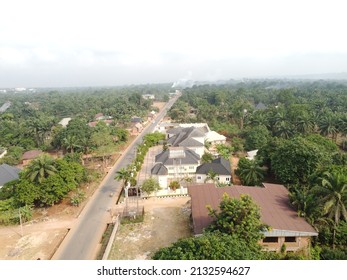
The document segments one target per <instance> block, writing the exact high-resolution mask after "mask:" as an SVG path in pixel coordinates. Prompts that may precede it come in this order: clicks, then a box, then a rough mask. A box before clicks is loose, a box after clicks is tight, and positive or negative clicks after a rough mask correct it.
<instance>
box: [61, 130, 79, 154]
mask: <svg viewBox="0 0 347 280" xmlns="http://www.w3.org/2000/svg"><path fill="white" fill-rule="evenodd" d="M62 144H63V147H64V148H66V149H67V150H68V151H70V153H71V154H73V153H74V149H75V148H80V147H81V146H80V145H79V140H78V139H77V137H76V136H75V135H71V134H69V135H67V136H66V137H65V138H64V139H63V143H62Z"/></svg>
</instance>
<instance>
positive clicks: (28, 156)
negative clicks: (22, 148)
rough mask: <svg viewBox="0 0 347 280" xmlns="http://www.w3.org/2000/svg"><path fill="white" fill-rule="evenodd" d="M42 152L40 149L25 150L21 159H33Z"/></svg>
mask: <svg viewBox="0 0 347 280" xmlns="http://www.w3.org/2000/svg"><path fill="white" fill-rule="evenodd" d="M41 154H42V151H41V150H31V151H27V152H25V153H24V154H23V156H22V159H23V160H28V159H34V158H36V157H38V156H39V155H41Z"/></svg>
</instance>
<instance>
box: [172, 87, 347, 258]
mask: <svg viewBox="0 0 347 280" xmlns="http://www.w3.org/2000/svg"><path fill="white" fill-rule="evenodd" d="M260 102H261V103H262V104H263V105H262V106H259V107H258V106H257V105H258V103H260ZM346 108H347V83H346V82H345V81H322V80H320V81H295V80H293V81H281V80H264V81H261V80H253V81H252V80H251V81H246V82H240V83H237V82H232V81H231V82H230V83H227V84H224V85H201V86H193V87H192V88H187V89H185V90H184V91H183V95H182V96H181V98H180V102H179V103H178V102H177V103H176V104H175V105H174V106H173V107H172V109H171V110H170V111H169V114H170V116H171V117H172V118H173V119H175V120H177V121H185V122H206V123H208V125H209V126H210V128H211V129H212V130H215V131H217V132H218V133H221V134H223V135H224V136H226V137H227V141H228V142H229V143H230V146H231V147H232V148H233V150H232V152H233V154H234V156H239V157H240V160H239V165H238V168H237V171H236V173H237V174H238V175H239V177H240V179H241V181H242V184H244V185H255V186H258V185H261V183H262V182H270V183H280V184H284V185H285V186H286V187H287V188H288V190H289V193H290V199H291V202H292V204H293V207H295V208H296V209H297V211H298V214H299V215H300V216H302V217H304V218H305V219H306V220H307V221H308V222H309V223H310V224H311V225H312V226H313V227H314V228H316V229H317V231H318V232H319V236H318V238H316V239H313V246H314V248H316V249H315V252H316V253H315V254H316V255H318V258H321V259H329V258H343V256H345V255H346V250H347V243H346V242H345V240H344V239H343V238H344V237H343V236H344V235H343V234H342V233H343V232H344V223H345V219H346V217H345V213H346V212H345V211H346V207H347V205H346V203H347V202H346V194H345V188H346V186H345V185H346V178H345V176H346V175H345V174H347V170H346V166H347V154H346V150H347V148H346V147H347V145H346V143H347V111H346ZM188 111H189V112H188ZM178 114H180V115H179V117H178V118H176V116H177V115H178ZM250 150H258V153H257V156H256V160H255V161H249V160H247V159H245V158H244V156H245V152H246V151H250ZM220 152H221V153H222V151H220ZM319 248H321V249H319ZM287 257H288V258H295V257H293V256H287Z"/></svg>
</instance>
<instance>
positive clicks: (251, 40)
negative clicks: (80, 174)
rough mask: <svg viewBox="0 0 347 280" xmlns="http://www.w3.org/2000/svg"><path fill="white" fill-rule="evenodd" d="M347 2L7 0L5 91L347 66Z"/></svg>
mask: <svg viewBox="0 0 347 280" xmlns="http://www.w3.org/2000/svg"><path fill="white" fill-rule="evenodd" d="M346 6H347V3H346V1H344V0H327V1H323V0H316V1H311V0H300V1H298V0H290V1H287V0H277V1H274V0H242V1H241V0H237V1H236V0H212V1H207V0H200V1H195V0H183V1H182V0H161V1H160V0H142V1H141V0H123V1H118V0H57V1H56V0H30V1H28V0H0V7H1V8H0V11H1V13H0V89H1V88H7V87H70V86H117V85H129V84H147V83H167V82H174V81H179V80H185V79H191V80H200V81H201V80H204V81H214V80H220V79H239V78H245V77H247V78H257V77H268V76H283V75H302V74H320V73H340V72H347V36H346V30H345V29H346V26H347V17H346V15H345V11H346Z"/></svg>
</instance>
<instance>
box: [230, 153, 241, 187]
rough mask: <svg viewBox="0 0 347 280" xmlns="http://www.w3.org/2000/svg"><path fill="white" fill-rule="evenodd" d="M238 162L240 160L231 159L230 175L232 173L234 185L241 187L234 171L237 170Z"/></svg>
mask: <svg viewBox="0 0 347 280" xmlns="http://www.w3.org/2000/svg"><path fill="white" fill-rule="evenodd" d="M239 160H240V159H239V158H237V157H234V156H233V157H232V158H231V173H232V178H233V184H234V185H241V180H240V178H239V177H238V176H237V175H236V174H235V170H236V169H237V165H238V163H239Z"/></svg>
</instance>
